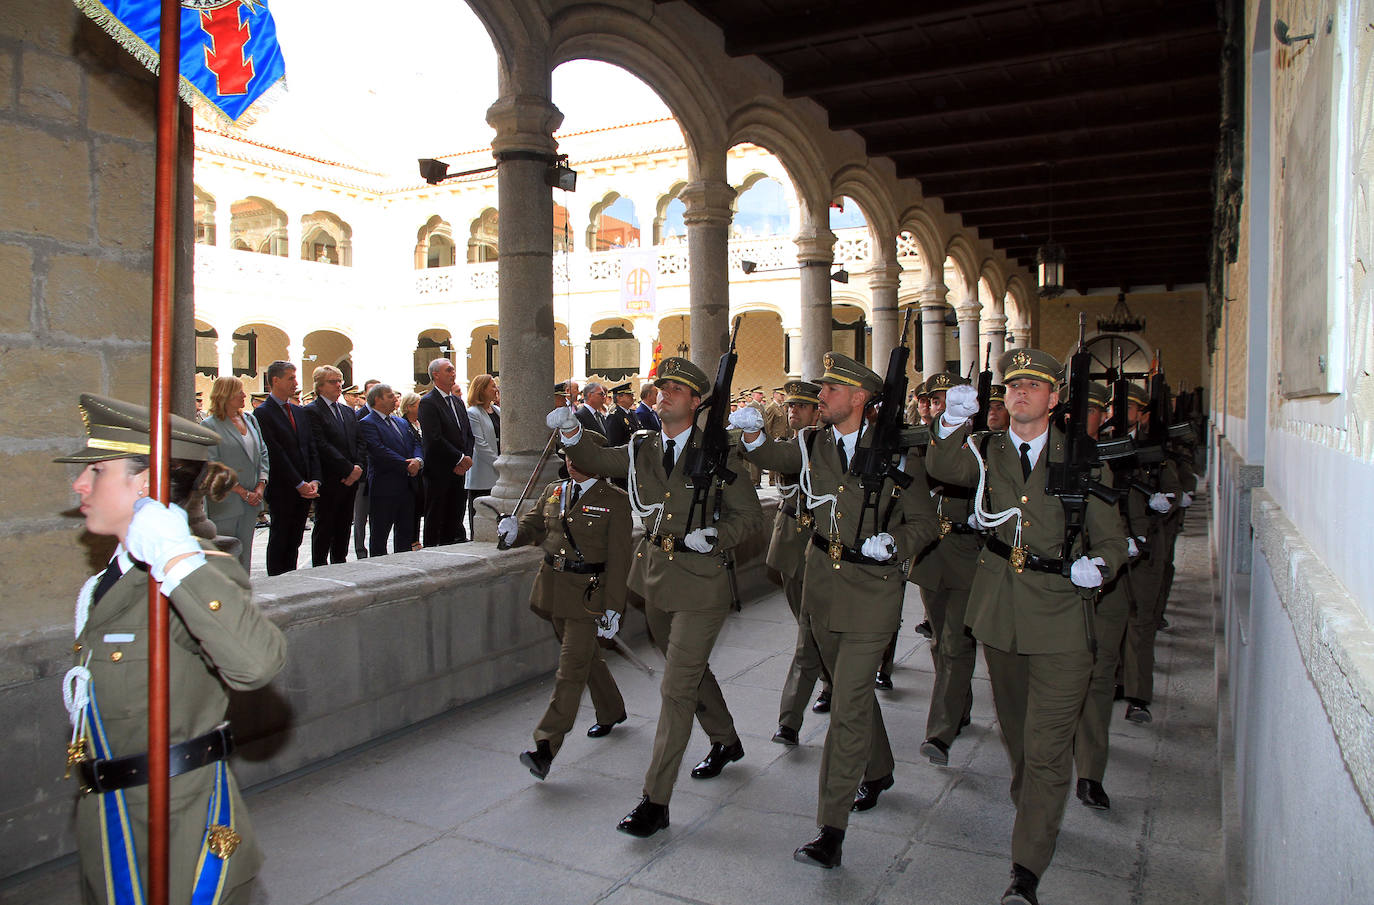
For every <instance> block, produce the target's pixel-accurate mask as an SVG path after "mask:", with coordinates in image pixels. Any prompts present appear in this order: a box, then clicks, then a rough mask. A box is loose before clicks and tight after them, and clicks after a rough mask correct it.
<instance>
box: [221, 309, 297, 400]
mask: <svg viewBox="0 0 1374 905" xmlns="http://www.w3.org/2000/svg"><path fill="white" fill-rule="evenodd" d="M231 335H232V336H233V338H234V352H233V362H234V367H233V370H234V376H236V377H242V378H243V385H244V387H245V388H246V389H247V390H248V392H249V394H250V395H251V394H254V393H265V392H267V388H266V387H265V386H264V385H263V379H264V375H266V373H267V366H268V365H270V364H271V363H272V362H273V361H276V360H277V359H282V360H289V359H290V353H289V351H288V350H289V348H290V342H291V334H290V331H288V330H287V328H286V327H285V326H284V325H283V324H281V323H280V322H274V321H272V320H270V319H267V318H257V319H255V320H252V321H249V322H247V323H244V324H240V325H239V326H238V327H236V328H235V329H234V332H233V334H231Z"/></svg>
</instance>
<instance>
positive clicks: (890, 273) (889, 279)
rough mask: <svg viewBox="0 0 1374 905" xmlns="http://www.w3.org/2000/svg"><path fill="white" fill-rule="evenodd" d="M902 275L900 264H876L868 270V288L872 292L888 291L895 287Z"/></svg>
mask: <svg viewBox="0 0 1374 905" xmlns="http://www.w3.org/2000/svg"><path fill="white" fill-rule="evenodd" d="M901 277H902V266H901V265H900V264H878V265H876V266H875V267H872V268H870V269H869V271H868V288H869V289H871V290H872V291H873V292H882V291H884V290H887V291H889V292H891V291H893V290H895V289H896V288H897V285H898V283H899V282H900V281H901Z"/></svg>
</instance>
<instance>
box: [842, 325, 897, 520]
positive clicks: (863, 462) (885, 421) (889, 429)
mask: <svg viewBox="0 0 1374 905" xmlns="http://www.w3.org/2000/svg"><path fill="white" fill-rule="evenodd" d="M911 311H912V309H910V308H908V309H906V318H905V320H903V322H902V335H901V337H900V338H899V341H898V343H897V346H896V348H894V349H893V350H892V352H891V354H890V355H888V358H887V375H886V376H885V377H884V378H883V390H882V392H881V393H879V394H878V398H877V399H875V400H873V402H874V403H876V404H877V406H878V418H877V420H876V421H875V422H874V424H873V427H872V433H873V442H872V443H871V444H870V445H868V446H860V447H859V448H858V449H856V450H854V455H853V456H851V457H850V460H849V472H850V474H854V475H858V477H859V483H860V484H861V485H862V486H863V490H864V504H863V508H862V509H861V510H859V519H858V525H856V526H855V531H856V534H855V537H854V546H856V547H857V546H859V545H860V544H861V543H862V542H863V526H864V515H865V514H866V513H867V512H868V510H869V509H870V508H871V509H872V510H873V526H874V529H875V530H881V528H880V527H879V524H878V497H879V495H880V494H881V493H882V490H883V481H885V480H889V479H890V480H891V481H892V483H894V484H896V485H897V486H898V487H900V488H901V489H903V490H905V489H907V488H908V487H910V486H911V475H909V474H907V473H906V472H904V471H902V469H901V468H899V467H898V462H899V460H900V459H901V457H902V454H903V453H905V452H906V447H905V446H903V445H902V429H903V428H904V427H905V426H906V425H905V412H906V410H905V405H906V383H907V377H906V368H907V362H908V360H910V358H911V348H910V347H909V346H908V345H907V332H908V331H909V330H910V328H911Z"/></svg>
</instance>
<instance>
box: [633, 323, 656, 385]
mask: <svg viewBox="0 0 1374 905" xmlns="http://www.w3.org/2000/svg"><path fill="white" fill-rule="evenodd" d="M634 325H635V339H637V340H639V378H640V383H641V385H642V384H643V383H644V382H646V381H647V380H648V379H649V369H650V368H652V367H653V366H654V343H656V342H658V334H657V332H655V328H656V327H657V323H656V322H655V321H654V319H653V318H652V317H637V318H635V320H634Z"/></svg>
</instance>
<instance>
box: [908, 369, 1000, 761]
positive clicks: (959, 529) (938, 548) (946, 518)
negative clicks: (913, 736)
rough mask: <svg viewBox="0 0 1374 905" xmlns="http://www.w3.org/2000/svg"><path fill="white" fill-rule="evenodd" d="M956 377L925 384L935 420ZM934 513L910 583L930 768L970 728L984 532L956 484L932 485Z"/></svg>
mask: <svg viewBox="0 0 1374 905" xmlns="http://www.w3.org/2000/svg"><path fill="white" fill-rule="evenodd" d="M967 385H968V381H967V380H965V379H964V378H962V377H960V376H959V375H958V374H951V373H949V372H942V373H939V374H936V375H935V376H933V377H931V378H930V379H929V380H927V381H926V384H925V386H926V391H927V392H928V393H929V394H930V414H931V418H932V419H936V418H939V417H940V415H942V414H944V410H945V393H946V391H948V390H949V389H951V388H952V387H956V386H967ZM932 484H933V486H932V487H931V492H932V493H934V494H935V496H934V500H935V511H936V513H937V514H938V515H939V516H940V530H941V532H942V536H941V538H940V540H938V541H937V542H936V543H935V544H933V545H931V546H930V547H929V548H928V549H927V550H926V551H925V552H924V553H923V554H922V555H921V557H920V558H919V559H917V560H916V562H915V563H913V564H912V567H911V574H910V576H908V577H909V580H910V581H912V582H913V583H915V584H916V585H917V586H919V587H920V589H921V601H922V603H924V604H925V609H926V618H927V619H928V620H929V621H930V626H931V635H932V637H931V642H930V656H931V660H932V661H933V664H934V666H935V681H934V683H933V684H932V686H931V689H930V712H929V714H928V716H927V717H926V740H925V742H924V743H922V745H921V753H922V754H924V755H925V756H926V757H928V758H929V759H930V762H931V763H933V764H938V765H940V766H944V765H946V764H948V763H949V747H950V745H952V744H954V739H955V737H956V736H958V735H959V732H960V731H961V730H962V729H963V727H964V726H967V725H968V723H969V714H970V712H971V708H972V706H973V668H974V663H975V657H976V654H977V643H976V642H975V641H974V640H973V636H972V635H970V634H969V632H968V628H967V627H966V626H965V625H964V614H965V611H966V610H967V609H968V595H969V588H970V587H971V586H972V584H973V573H974V570H975V569H976V568H977V565H978V552H979V551H980V550H981V549H982V546H983V540H982V537H983V532H982V531H981V530H980V529H978V528H975V527H973V526H972V525H970V524H969V516H970V514H971V513H972V512H973V493H974V491H973V488H972V487H963V486H960V485H958V484H954V483H934V482H932Z"/></svg>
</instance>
